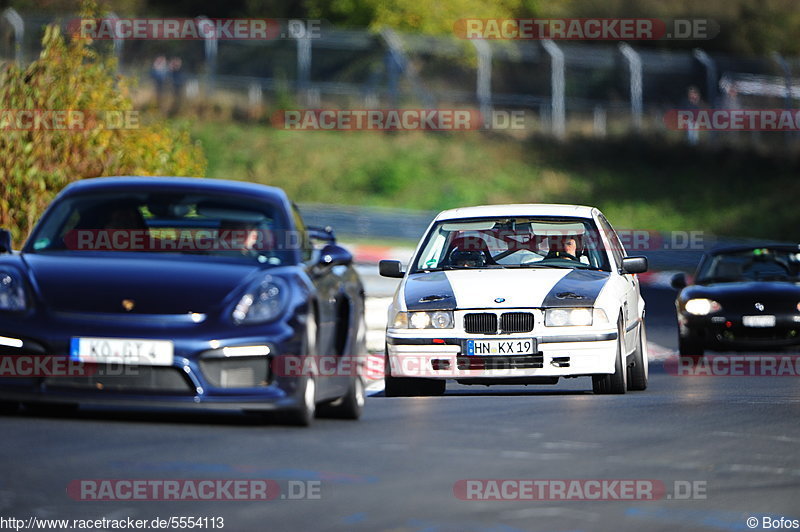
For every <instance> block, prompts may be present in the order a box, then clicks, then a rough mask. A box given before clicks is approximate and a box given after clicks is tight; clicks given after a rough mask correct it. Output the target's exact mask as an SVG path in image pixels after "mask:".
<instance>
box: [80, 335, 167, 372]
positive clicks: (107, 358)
mask: <svg viewBox="0 0 800 532" xmlns="http://www.w3.org/2000/svg"><path fill="white" fill-rule="evenodd" d="M69 351H70V353H69V354H70V358H72V359H73V360H80V361H81V362H95V363H98V364H130V365H139V366H171V365H172V359H173V345H172V342H171V341H170V340H144V339H141V338H73V339H72V342H71V344H70V350H69Z"/></svg>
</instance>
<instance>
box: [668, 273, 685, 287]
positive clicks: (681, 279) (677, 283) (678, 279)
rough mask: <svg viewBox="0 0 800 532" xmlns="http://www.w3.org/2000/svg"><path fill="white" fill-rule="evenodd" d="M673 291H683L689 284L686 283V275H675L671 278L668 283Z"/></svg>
mask: <svg viewBox="0 0 800 532" xmlns="http://www.w3.org/2000/svg"><path fill="white" fill-rule="evenodd" d="M669 284H670V285H672V288H674V289H675V290H683V289H684V288H686V285H688V284H689V283H687V282H686V275H685V274H683V273H676V274H675V275H673V276H672V279H670V282H669Z"/></svg>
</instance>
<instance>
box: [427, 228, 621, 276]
mask: <svg viewBox="0 0 800 532" xmlns="http://www.w3.org/2000/svg"><path fill="white" fill-rule="evenodd" d="M468 268H570V269H597V270H605V271H608V270H609V269H610V268H609V262H608V254H607V253H606V251H605V247H604V245H603V242H602V240H601V239H600V234H599V232H598V231H597V228H596V227H595V225H594V222H593V220H591V219H588V218H564V217H558V218H555V217H524V218H523V217H519V218H508V217H500V218H480V219H475V218H473V219H464V220H447V221H442V222H439V223H437V224H436V225H435V226H434V227H433V228H432V229H431V231H430V232H429V234H428V236H427V238H426V240H425V243H424V244H423V246H422V248H421V250H420V253H419V255H418V256H417V259H416V261H415V262H414V270H413V271H433V270H454V269H468Z"/></svg>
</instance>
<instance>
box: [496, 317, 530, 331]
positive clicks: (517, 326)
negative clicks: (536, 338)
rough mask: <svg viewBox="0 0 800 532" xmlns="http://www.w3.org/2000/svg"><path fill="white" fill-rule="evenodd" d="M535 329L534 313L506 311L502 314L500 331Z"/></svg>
mask: <svg viewBox="0 0 800 532" xmlns="http://www.w3.org/2000/svg"><path fill="white" fill-rule="evenodd" d="M532 330H533V314H531V313H530V312H506V313H505V314H503V315H502V316H500V331H501V332H503V333H526V332H531V331H532Z"/></svg>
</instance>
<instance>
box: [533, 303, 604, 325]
mask: <svg viewBox="0 0 800 532" xmlns="http://www.w3.org/2000/svg"><path fill="white" fill-rule="evenodd" d="M595 313H596V314H597V318H598V321H602V320H603V319H604V318H605V312H603V311H602V310H600V309H597V310H596V311H595V312H593V311H592V309H590V308H549V309H546V310H545V311H544V324H545V326H546V327H577V326H581V325H583V326H588V325H591V324H592V323H593V321H594V320H593V317H594V316H593V314H595ZM605 321H608V320H607V318H606V319H605Z"/></svg>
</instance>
